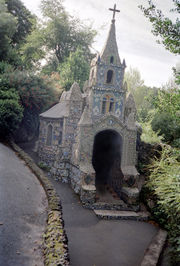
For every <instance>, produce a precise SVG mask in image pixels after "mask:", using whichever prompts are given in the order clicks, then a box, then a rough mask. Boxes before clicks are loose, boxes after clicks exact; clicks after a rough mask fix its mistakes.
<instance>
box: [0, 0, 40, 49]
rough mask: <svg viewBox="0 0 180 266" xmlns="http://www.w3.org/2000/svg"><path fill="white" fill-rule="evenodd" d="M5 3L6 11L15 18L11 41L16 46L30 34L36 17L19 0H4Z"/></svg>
mask: <svg viewBox="0 0 180 266" xmlns="http://www.w3.org/2000/svg"><path fill="white" fill-rule="evenodd" d="M5 3H6V5H7V9H8V12H9V13H10V14H12V16H14V17H15V18H16V20H17V28H16V31H15V33H14V34H13V36H12V41H11V43H12V44H13V45H14V46H16V45H17V44H19V43H21V42H22V41H24V40H25V38H26V37H27V35H28V34H30V32H31V30H32V28H33V24H34V23H35V19H36V18H35V16H34V15H32V14H31V12H30V11H29V10H28V9H27V8H26V7H25V6H24V4H23V3H22V2H21V1H20V0H5Z"/></svg>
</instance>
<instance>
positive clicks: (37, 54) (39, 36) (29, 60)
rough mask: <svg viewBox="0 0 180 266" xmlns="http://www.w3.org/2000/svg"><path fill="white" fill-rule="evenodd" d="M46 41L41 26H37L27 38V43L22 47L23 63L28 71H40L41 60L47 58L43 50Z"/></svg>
mask: <svg viewBox="0 0 180 266" xmlns="http://www.w3.org/2000/svg"><path fill="white" fill-rule="evenodd" d="M44 43H45V40H44V34H43V31H42V29H41V25H39V24H37V25H36V27H34V30H33V31H32V32H31V34H29V35H28V36H27V38H26V43H25V44H24V45H23V46H21V53H22V61H23V64H24V66H25V68H26V69H29V70H32V69H35V70H36V69H40V68H41V62H40V60H41V59H43V58H45V55H46V51H45V49H43V46H44Z"/></svg>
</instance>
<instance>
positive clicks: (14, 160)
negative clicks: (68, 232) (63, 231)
mask: <svg viewBox="0 0 180 266" xmlns="http://www.w3.org/2000/svg"><path fill="white" fill-rule="evenodd" d="M46 208H47V199H46V195H45V192H44V190H43V188H42V187H41V185H40V183H39V181H38V180H37V178H36V177H35V176H34V175H33V174H32V172H31V171H30V170H29V168H28V167H26V166H25V164H24V162H23V161H22V160H20V159H19V158H18V157H17V156H16V154H15V153H14V152H13V151H12V150H11V149H9V148H8V147H6V146H5V145H3V144H0V265H1V266H35V265H36V266H42V265H43V258H42V254H41V246H40V245H41V244H42V234H43V231H44V228H45V225H46Z"/></svg>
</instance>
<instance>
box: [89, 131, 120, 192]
mask: <svg viewBox="0 0 180 266" xmlns="http://www.w3.org/2000/svg"><path fill="white" fill-rule="evenodd" d="M121 148H122V137H121V136H120V135H119V134H118V133H117V132H116V131H114V130H104V131H101V132H99V133H98V134H97V135H96V136H95V138H94V146H93V157H92V165H93V167H94V169H95V171H96V182H95V185H96V188H97V189H100V190H101V191H102V190H105V189H106V187H112V188H113V189H114V190H115V191H116V192H118V191H119V190H120V188H121V183H122V172H121V169H120V164H121Z"/></svg>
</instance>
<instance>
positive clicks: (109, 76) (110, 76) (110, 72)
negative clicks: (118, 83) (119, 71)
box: [106, 70, 113, 83]
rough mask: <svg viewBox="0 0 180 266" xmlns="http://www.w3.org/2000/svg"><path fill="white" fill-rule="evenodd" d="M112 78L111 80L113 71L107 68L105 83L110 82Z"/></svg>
mask: <svg viewBox="0 0 180 266" xmlns="http://www.w3.org/2000/svg"><path fill="white" fill-rule="evenodd" d="M112 80H113V71H112V70H108V72H107V78H106V83H112Z"/></svg>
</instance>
